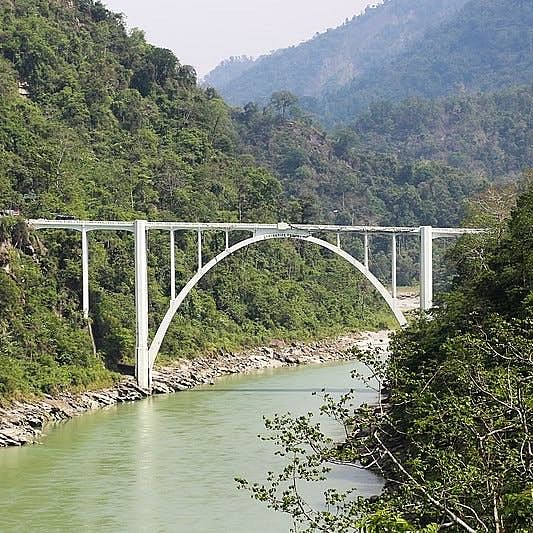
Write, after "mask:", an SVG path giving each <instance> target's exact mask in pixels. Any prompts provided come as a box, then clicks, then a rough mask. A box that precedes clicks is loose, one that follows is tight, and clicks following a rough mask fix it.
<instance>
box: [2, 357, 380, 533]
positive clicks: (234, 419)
mask: <svg viewBox="0 0 533 533" xmlns="http://www.w3.org/2000/svg"><path fill="white" fill-rule="evenodd" d="M355 366H356V363H346V362H343V363H334V364H328V365H315V366H306V367H296V368H295V367H292V368H282V369H275V370H266V371H261V372H257V373H254V374H248V375H237V376H230V377H225V378H223V379H220V380H219V381H217V383H216V384H215V385H213V386H209V387H205V388H202V387H201V388H197V389H193V390H189V391H184V392H180V393H177V394H172V395H167V396H159V397H153V398H150V399H148V400H145V401H141V402H136V403H132V404H126V405H118V406H115V407H111V408H108V409H105V410H101V411H98V412H94V413H91V414H87V415H83V416H80V417H78V418H75V419H73V420H70V421H68V422H66V423H63V424H58V425H56V426H55V427H53V428H51V429H50V430H49V431H48V433H47V436H46V437H45V438H44V439H43V442H42V444H40V445H35V446H28V447H23V448H11V449H4V450H0V531H9V532H18V531H20V532H27V531H31V532H41V531H42V532H44V531H103V532H107V531H109V532H118V531H128V532H137V531H139V532H141V531H158V532H167V531H168V532H174V531H176V532H184V533H185V532H187V533H189V532H190V533H215V532H216V533H218V532H229V533H240V532H243V533H244V532H250V531H253V532H254V533H263V532H264V533H266V532H268V533H272V532H285V531H288V530H289V528H290V521H289V519H288V517H286V516H285V515H282V514H278V513H275V512H273V511H270V510H268V509H267V508H266V507H265V506H264V504H261V503H258V502H255V501H254V500H252V499H251V498H250V496H249V495H248V493H246V492H243V491H238V490H237V489H236V484H235V482H234V478H235V476H242V477H246V478H247V479H249V480H251V481H260V480H261V479H262V478H263V476H264V474H265V472H266V471H268V470H273V469H275V468H276V465H278V464H279V463H278V461H279V459H277V458H276V457H275V456H273V453H272V451H273V449H272V444H271V443H269V442H263V441H261V440H260V439H259V438H257V434H259V433H265V430H264V425H263V420H262V415H265V416H271V415H273V414H274V413H284V412H287V411H290V412H292V413H293V414H303V413H306V412H308V411H317V410H318V407H319V405H320V398H319V397H318V395H317V396H313V395H312V392H313V391H320V390H321V389H322V388H324V387H325V388H326V389H327V390H328V391H331V392H332V393H335V394H340V393H342V392H345V391H346V390H348V389H350V388H354V389H356V390H357V391H358V397H359V398H360V400H361V402H371V401H372V400H373V398H374V393H373V392H372V391H370V390H369V389H366V388H365V387H364V385H363V384H362V383H358V382H356V381H354V380H353V379H351V378H350V370H352V369H353V368H354V367H355ZM328 431H330V432H331V433H332V434H333V435H335V436H336V437H338V439H339V440H341V436H342V433H341V432H340V428H337V427H335V426H333V425H330V426H328ZM331 484H334V485H335V486H336V487H338V488H348V487H353V486H355V487H357V488H358V489H359V491H360V493H361V494H362V495H372V494H376V493H379V491H380V490H381V482H380V480H379V478H378V477H377V476H375V475H374V474H372V473H369V472H364V471H360V470H357V469H355V468H348V467H345V468H344V469H340V468H339V469H336V470H335V471H334V472H333V473H332V475H331ZM323 488H324V487H316V488H314V489H313V491H314V492H313V496H312V497H313V498H316V501H317V502H318V501H319V494H320V493H321V490H323Z"/></svg>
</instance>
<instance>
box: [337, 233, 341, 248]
mask: <svg viewBox="0 0 533 533" xmlns="http://www.w3.org/2000/svg"><path fill="white" fill-rule="evenodd" d="M340 247H341V234H340V233H337V248H340Z"/></svg>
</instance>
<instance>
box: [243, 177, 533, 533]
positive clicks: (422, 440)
mask: <svg viewBox="0 0 533 533" xmlns="http://www.w3.org/2000/svg"><path fill="white" fill-rule="evenodd" d="M531 179H533V174H531V173H530V177H529V185H528V186H526V188H525V190H523V192H522V195H521V196H520V197H519V198H518V202H517V205H516V207H515V208H514V209H513V211H512V214H511V216H510V218H509V213H508V212H507V219H506V221H505V222H504V223H501V221H500V214H501V213H502V212H505V211H506V206H507V205H508V199H507V198H506V197H505V196H499V197H498V196H493V197H492V200H491V202H488V203H485V204H475V205H473V206H472V210H471V214H470V216H471V218H472V221H474V222H476V223H477V224H479V225H485V226H486V227H488V226H491V227H492V230H491V231H490V232H488V233H486V234H481V235H479V234H478V235H474V236H468V237H464V238H462V239H461V240H460V241H459V243H458V244H457V246H456V247H455V249H454V250H453V257H454V260H455V262H456V264H457V276H456V278H455V280H454V286H453V288H452V290H451V291H450V292H449V293H448V294H446V295H443V296H442V297H441V298H440V299H439V302H438V307H436V308H435V309H433V310H432V311H431V313H430V314H429V315H424V316H421V317H419V319H418V320H416V321H414V322H413V323H412V324H411V325H410V326H409V327H408V328H407V329H405V330H403V331H401V332H398V333H397V334H396V335H395V337H394V339H393V343H392V350H391V354H390V357H389V359H388V361H387V364H385V363H384V361H383V359H382V358H381V357H380V356H376V355H375V354H372V353H370V354H362V353H358V354H356V355H358V356H359V358H360V359H361V361H363V362H365V363H366V364H367V365H368V367H369V369H370V375H372V376H373V380H371V383H372V385H373V386H374V387H376V390H377V391H379V396H380V402H379V403H378V404H377V405H373V406H369V405H363V406H361V407H358V408H356V405H357V393H354V392H351V393H349V394H347V395H345V396H343V397H342V398H341V399H340V400H338V399H335V398H333V397H331V396H326V402H325V404H324V407H323V409H322V411H321V413H322V415H325V416H329V417H332V418H333V419H334V420H336V421H337V422H341V423H342V424H343V425H344V426H345V429H346V431H347V434H348V440H347V442H346V443H345V444H344V445H343V446H339V445H336V444H335V443H334V442H333V441H332V440H331V439H330V438H329V437H328V436H326V435H324V433H323V432H322V430H321V428H322V427H324V421H323V420H322V419H321V418H320V419H319V420H316V419H315V417H314V416H313V415H312V414H309V415H307V416H302V417H299V418H297V419H293V418H292V417H291V416H290V415H277V416H276V417H275V418H273V419H271V420H268V421H267V429H268V430H269V433H268V434H267V435H266V436H265V437H264V438H267V439H270V440H273V441H274V442H275V443H276V445H277V447H278V453H279V454H280V455H281V456H282V457H285V458H286V461H287V463H286V466H285V468H283V469H282V470H281V471H279V472H270V473H269V474H268V476H267V483H266V484H249V482H248V481H246V480H238V481H239V484H240V486H241V487H243V488H248V489H249V490H251V493H252V495H253V496H254V497H256V498H258V499H259V500H262V501H265V502H266V503H267V504H268V505H269V506H271V507H273V508H274V509H277V510H280V511H283V512H287V513H289V514H291V515H292V516H293V518H294V520H295V524H296V525H297V528H298V531H325V532H328V533H333V532H339V533H341V532H342V533H346V532H348V531H354V532H355V531H365V532H369V533H370V532H376V533H377V532H383V531H395V532H398V531H406V532H407V531H417V532H420V533H421V532H425V533H431V532H436V531H442V530H445V531H469V532H471V533H474V532H475V531H481V530H483V531H496V532H500V533H525V532H527V531H531V530H532V528H533V447H532V446H533V443H532V438H531V422H532V417H533V404H532V398H533V381H532V379H531V376H532V373H531V372H532V365H533V328H532V327H531V326H532V321H533V231H532V229H533V183H532V182H531ZM367 375H368V373H367ZM320 423H322V425H321V424H320ZM339 462H341V463H344V464H351V465H353V466H354V467H356V466H357V465H359V467H365V468H373V469H376V470H377V471H379V472H380V473H381V474H383V476H384V477H385V479H386V486H385V490H384V491H383V492H382V494H381V495H379V496H376V497H374V498H371V499H366V498H357V497H356V496H357V493H356V492H355V493H350V494H339V493H338V492H336V491H335V490H333V489H332V490H330V491H328V492H326V493H325V504H324V505H323V506H321V507H319V508H318V509H317V508H313V506H311V505H309V503H308V502H307V501H306V500H305V494H306V493H305V490H302V488H303V487H304V485H305V484H306V483H308V482H313V481H316V480H318V479H321V478H322V477H323V476H324V475H325V474H326V475H327V472H328V469H329V468H330V466H331V465H332V464H338V463H339ZM323 468H325V469H326V470H323Z"/></svg>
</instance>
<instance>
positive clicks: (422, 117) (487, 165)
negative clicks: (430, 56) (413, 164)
mask: <svg viewBox="0 0 533 533" xmlns="http://www.w3.org/2000/svg"><path fill="white" fill-rule="evenodd" d="M532 110H533V86H531V85H529V86H524V87H512V88H509V89H506V90H505V91H501V92H496V93H489V94H475V95H472V94H462V95H459V96H453V97H449V98H445V99H437V100H423V99H420V98H411V99H408V100H404V101H402V102H399V103H392V102H387V101H378V102H374V103H373V104H371V106H370V110H369V111H368V112H366V113H363V114H362V115H360V116H359V117H358V118H357V120H356V121H355V122H354V123H353V125H350V127H349V128H346V129H339V130H338V131H337V132H336V133H334V134H333V136H334V138H336V139H338V140H339V142H341V143H342V145H343V150H351V151H353V152H355V153H360V152H361V151H376V152H381V153H385V154H390V153H394V154H401V157H402V159H404V160H406V161H416V160H419V159H425V160H433V161H441V162H443V163H446V164H447V165H450V166H453V167H456V168H459V169H461V170H462V171H463V172H469V173H474V174H478V175H481V176H484V177H485V178H486V179H487V180H489V181H491V182H494V181H502V180H510V179H516V178H517V177H519V176H520V175H521V173H522V172H523V171H524V170H526V169H527V168H531V167H533V133H532V131H533V130H532V127H531V126H532V121H533V112H532Z"/></svg>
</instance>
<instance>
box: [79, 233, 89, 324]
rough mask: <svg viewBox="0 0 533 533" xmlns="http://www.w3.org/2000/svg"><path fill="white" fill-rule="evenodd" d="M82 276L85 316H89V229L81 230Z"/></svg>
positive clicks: (86, 317)
mask: <svg viewBox="0 0 533 533" xmlns="http://www.w3.org/2000/svg"><path fill="white" fill-rule="evenodd" d="M81 277H82V303H83V317H84V318H85V319H88V318H89V242H88V240H87V229H86V228H85V227H84V228H82V230H81Z"/></svg>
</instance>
